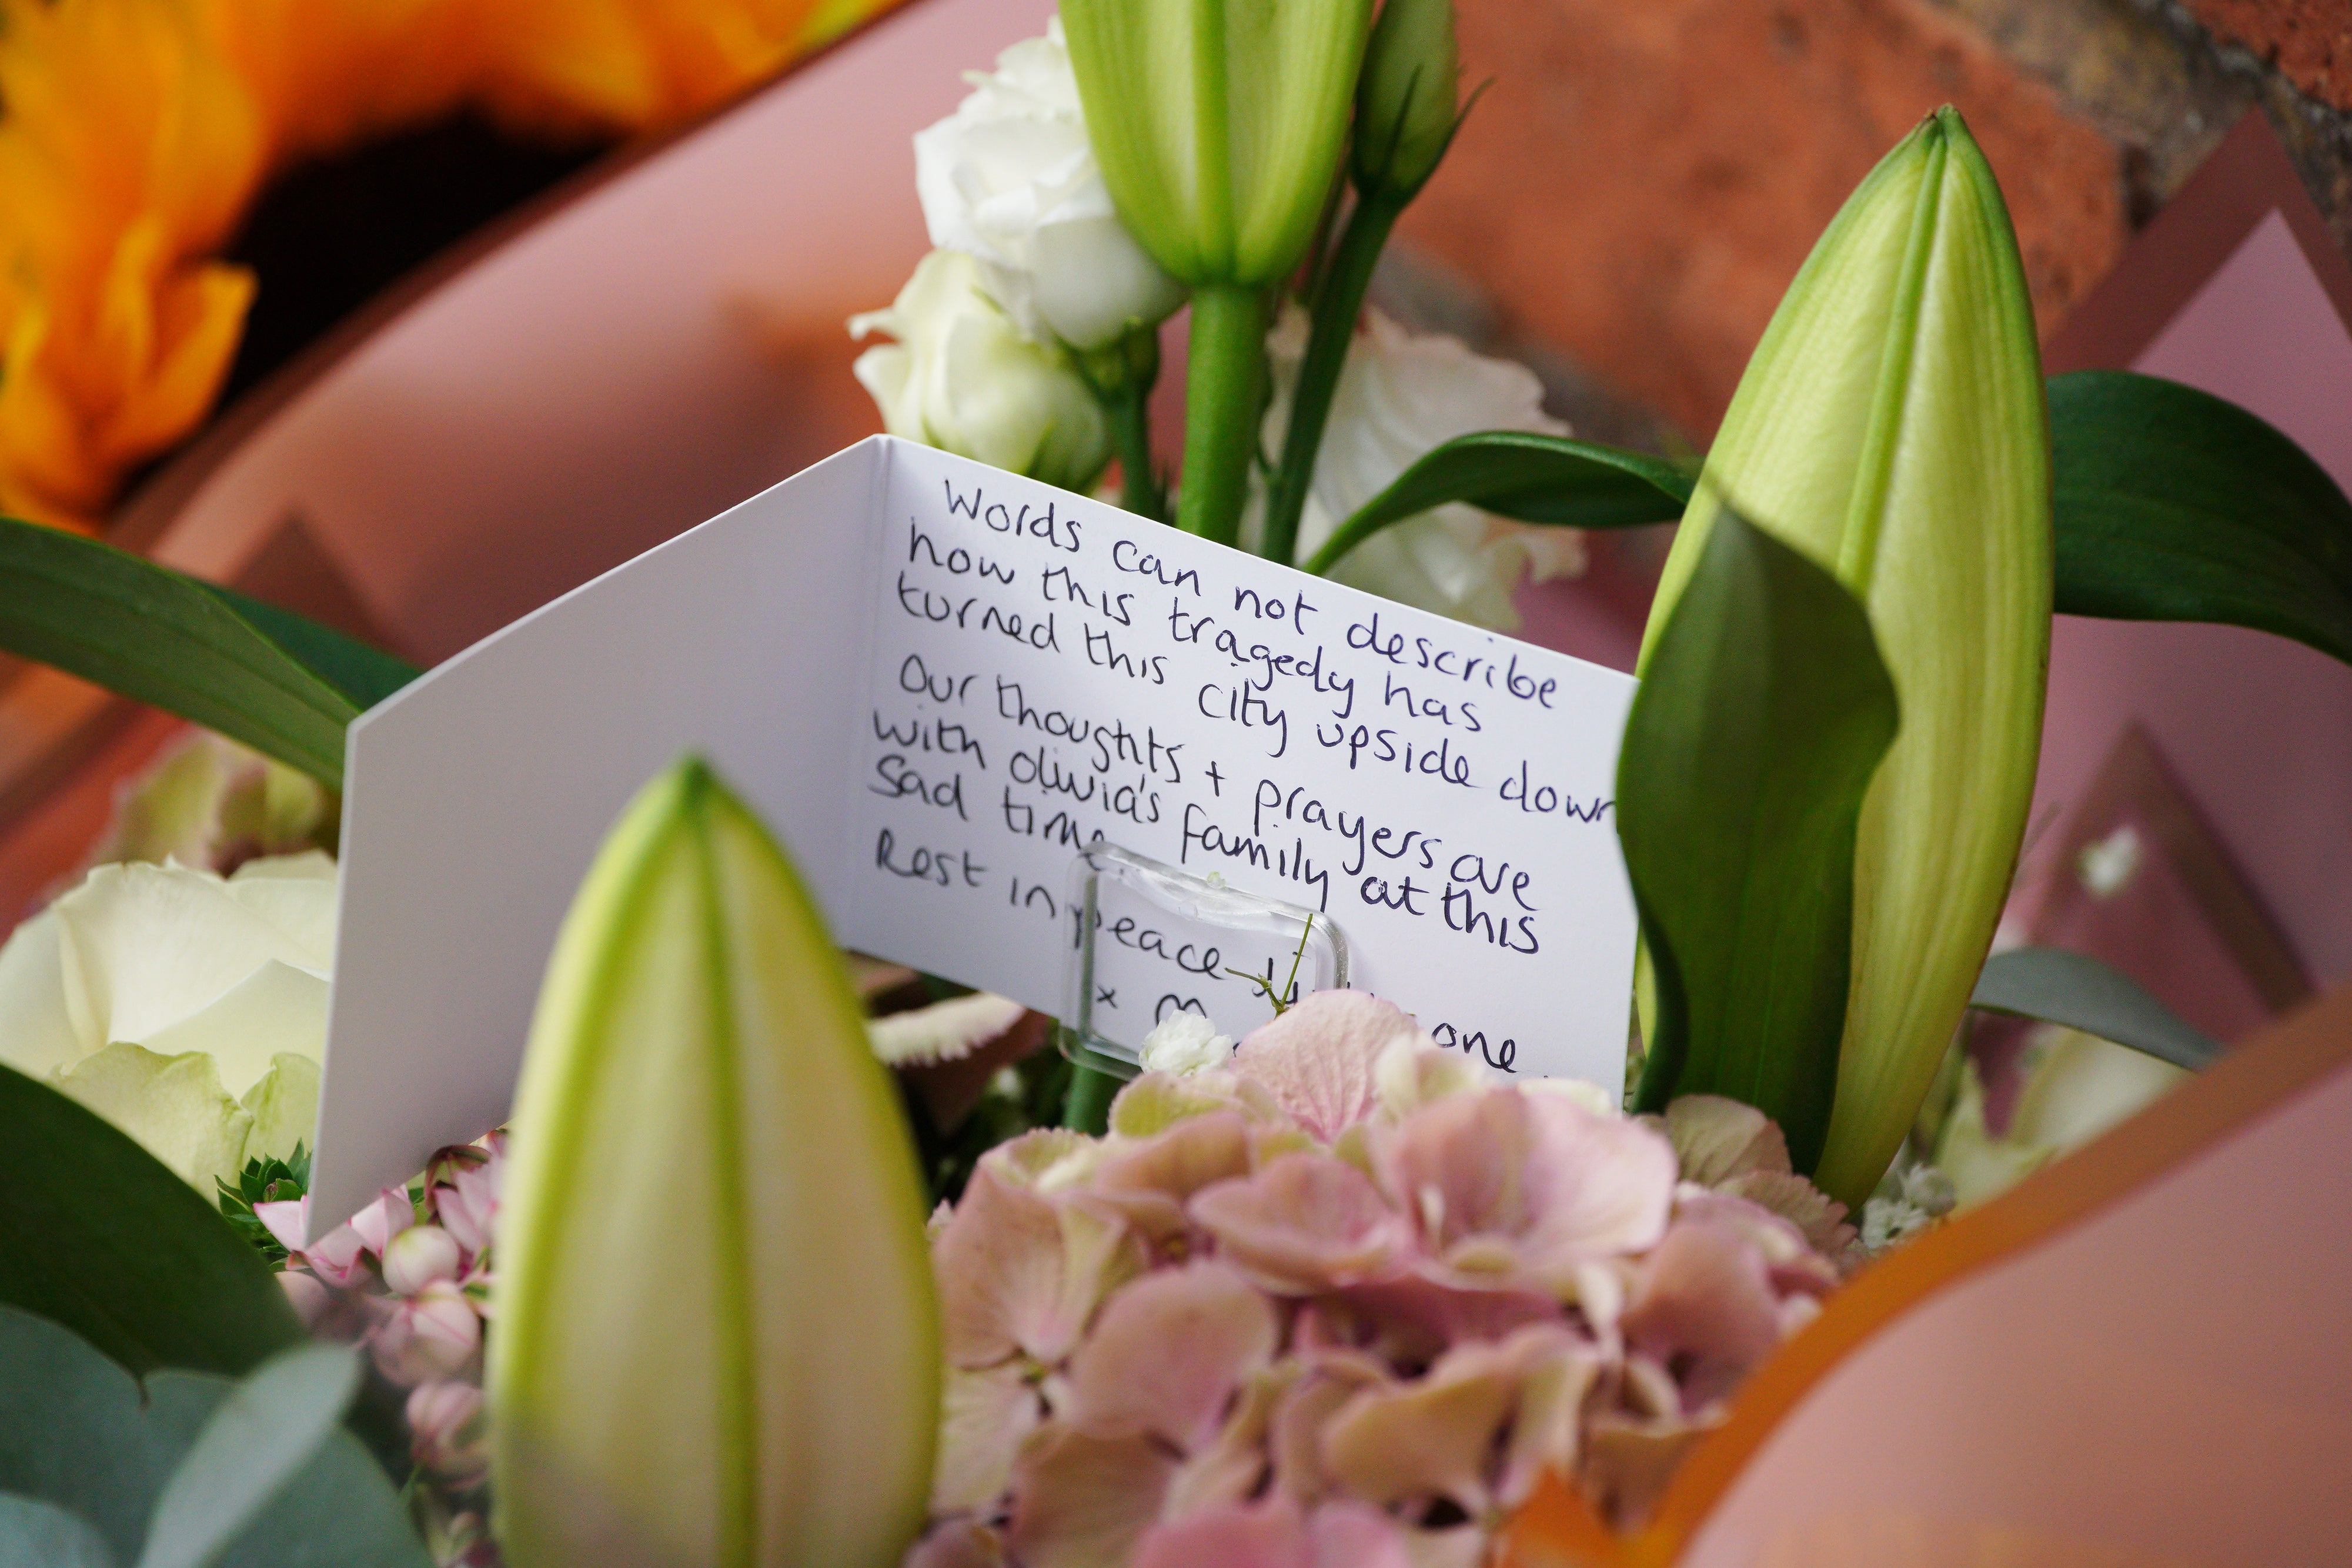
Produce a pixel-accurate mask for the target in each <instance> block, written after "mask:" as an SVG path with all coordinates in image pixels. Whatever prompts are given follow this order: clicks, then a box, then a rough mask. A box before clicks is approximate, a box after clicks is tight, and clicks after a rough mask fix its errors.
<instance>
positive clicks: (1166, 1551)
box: [1132, 1498, 1314, 1568]
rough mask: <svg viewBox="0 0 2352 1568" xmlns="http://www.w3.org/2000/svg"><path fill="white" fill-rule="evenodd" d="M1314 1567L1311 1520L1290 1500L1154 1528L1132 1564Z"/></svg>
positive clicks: (1144, 1567) (1141, 1567)
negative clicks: (1308, 1533)
mask: <svg viewBox="0 0 2352 1568" xmlns="http://www.w3.org/2000/svg"><path fill="white" fill-rule="evenodd" d="M1211 1563H1213V1564H1215V1565H1216V1568H1314V1557H1313V1552H1312V1548H1311V1547H1310V1546H1309V1544H1308V1542H1307V1521H1305V1520H1304V1519H1302V1518H1300V1517H1299V1513H1298V1510H1297V1507H1296V1506H1295V1505H1293V1504H1292V1503H1291V1502H1290V1501H1289V1500H1286V1499H1283V1498H1270V1499H1268V1500H1265V1501H1264V1502H1259V1503H1251V1504H1248V1505H1246V1506H1241V1505H1236V1506H1233V1507H1227V1508H1220V1509H1213V1510H1211V1511H1208V1512H1205V1513H1196V1514H1194V1515H1192V1517H1191V1518H1189V1519H1181V1520H1174V1521H1170V1522H1168V1523H1164V1524H1160V1525H1158V1526H1156V1527H1154V1528H1153V1530H1152V1531H1151V1532H1150V1534H1149V1535H1146V1536H1145V1537H1144V1538H1143V1542H1142V1544H1141V1545H1139V1546H1138V1547H1137V1548H1136V1552H1135V1557H1134V1560H1133V1563H1132V1568H1206V1565H1207V1564H1211Z"/></svg>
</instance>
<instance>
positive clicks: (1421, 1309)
mask: <svg viewBox="0 0 2352 1568" xmlns="http://www.w3.org/2000/svg"><path fill="white" fill-rule="evenodd" d="M1433 1274H1435V1275H1441V1276H1442V1275H1443V1274H1444V1271H1443V1270H1423V1271H1419V1272H1415V1273H1411V1274H1407V1275H1405V1276H1403V1277H1402V1278H1401V1279H1396V1280H1390V1281H1382V1282H1381V1283H1378V1284H1370V1285H1355V1286H1350V1287H1349V1288H1347V1289H1345V1290H1340V1291H1332V1292H1331V1293H1330V1294H1328V1295H1326V1296H1322V1297H1319V1298H1318V1299H1317V1300H1316V1301H1314V1302H1313V1303H1312V1304H1310V1305H1309V1306H1308V1307H1307V1310H1306V1311H1304V1312H1301V1313H1300V1314H1299V1317H1298V1322H1297V1328H1296V1330H1295V1332H1294V1335H1293V1337H1294V1339H1296V1340H1297V1343H1299V1345H1300V1347H1301V1348H1304V1349H1314V1350H1337V1349H1349V1350H1360V1351H1365V1352H1369V1353H1370V1354H1376V1355H1379V1356H1382V1357H1384V1358H1386V1359H1388V1360H1391V1361H1394V1362H1402V1363H1408V1364H1417V1365H1426V1364H1429V1363H1430V1362H1433V1361H1434V1360H1436V1359H1437V1358H1438V1356H1440V1355H1442V1354H1444V1353H1445V1352H1446V1351H1447V1350H1448V1349H1450V1348H1452V1347H1453V1346H1454V1345H1456V1344H1460V1343H1463V1342H1465V1341H1466V1340H1480V1339H1500V1338H1501V1337H1502V1336H1503V1335H1505V1334H1507V1333H1510V1332H1511V1331H1512V1330H1513V1329H1516V1328H1518V1327H1520V1326H1522V1325H1524V1324H1527V1323H1534V1322H1559V1321H1560V1320H1561V1319H1562V1318H1564V1317H1565V1316H1566V1315H1567V1314H1566V1312H1565V1310H1564V1309H1563V1308H1562V1307H1561V1305H1560V1303H1559V1299H1558V1298H1557V1297H1555V1296H1552V1295H1549V1294H1547V1293H1544V1292H1542V1291H1530V1290H1525V1289H1520V1288H1517V1287H1497V1288H1477V1289H1471V1288H1465V1287H1464V1286H1463V1285H1461V1284H1460V1283H1459V1282H1458V1281H1454V1279H1452V1278H1451V1277H1433Z"/></svg>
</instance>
